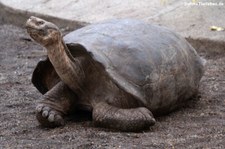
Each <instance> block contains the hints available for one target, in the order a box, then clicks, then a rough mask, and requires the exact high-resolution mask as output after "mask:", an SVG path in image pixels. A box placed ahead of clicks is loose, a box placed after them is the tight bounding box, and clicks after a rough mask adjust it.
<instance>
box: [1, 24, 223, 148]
mask: <svg viewBox="0 0 225 149" xmlns="http://www.w3.org/2000/svg"><path fill="white" fill-rule="evenodd" d="M200 54H201V55H202V56H204V57H205V58H206V59H207V60H208V64H207V69H206V73H205V76H204V77H203V79H202V81H201V86H200V94H201V98H199V99H195V100H192V101H190V102H189V103H188V104H187V105H186V106H185V107H183V108H181V109H179V110H177V111H175V112H173V113H171V114H169V115H166V116H163V117H158V118H156V120H157V123H156V125H155V126H153V127H151V128H150V130H149V131H145V132H140V133H124V132H116V131H111V130H107V129H102V128H96V127H94V126H93V124H92V123H91V121H78V122H75V121H69V122H67V125H66V126H64V127H60V128H55V129H46V128H42V127H40V126H39V124H38V122H37V121H36V119H35V112H34V109H35V105H36V103H37V102H38V101H39V100H40V99H41V94H40V93H39V92H38V91H37V90H36V88H34V87H33V85H32V84H31V81H30V80H31V74H32V71H33V69H34V67H35V65H36V64H37V62H38V61H39V60H40V59H44V58H45V50H44V49H43V48H42V47H41V46H39V45H37V44H36V43H34V42H32V41H30V40H29V37H28V35H27V34H26V31H25V30H24V29H21V28H18V27H15V26H11V25H0V149H3V148H38V149H41V148H80V149H95V148H103V149H105V148H108V149H113V148H116V149H117V148H127V149H131V148H163V149H165V148H168V149H169V148H171V149H180V148H191V149H193V148H199V149H202V148H204V149H206V148H218V149H224V148H225V54H218V55H213V56H212V55H208V53H200Z"/></svg>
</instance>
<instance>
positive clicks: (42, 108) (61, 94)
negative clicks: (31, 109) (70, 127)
mask: <svg viewBox="0 0 225 149" xmlns="http://www.w3.org/2000/svg"><path fill="white" fill-rule="evenodd" d="M76 99H77V97H76V95H75V94H74V93H73V92H72V91H71V90H70V89H69V88H68V87H67V86H66V85H65V84H64V83H63V82H61V81H60V82H59V83H57V84H56V85H55V86H54V87H53V88H52V89H51V90H49V91H48V92H47V93H46V94H45V95H44V97H43V100H41V101H40V102H39V103H38V105H37V107H36V117H37V120H38V121H39V123H40V124H41V125H43V126H45V127H55V126H61V125H64V124H65V122H64V119H63V118H64V116H65V115H67V114H68V113H69V112H70V110H72V107H73V106H74V105H75V103H76Z"/></svg>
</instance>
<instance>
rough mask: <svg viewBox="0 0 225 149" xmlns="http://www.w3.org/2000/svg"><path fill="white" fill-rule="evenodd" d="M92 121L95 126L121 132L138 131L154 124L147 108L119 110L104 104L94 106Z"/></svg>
mask: <svg viewBox="0 0 225 149" xmlns="http://www.w3.org/2000/svg"><path fill="white" fill-rule="evenodd" d="M93 121H94V123H95V124H96V125H97V126H101V127H105V128H112V129H117V130H121V131H140V130H144V129H148V128H149V126H151V125H154V124H155V119H154V117H153V114H152V113H151V112H150V111H149V110H148V109H147V108H144V107H139V108H132V109H120V108H117V107H114V106H111V105H109V104H107V103H104V102H101V103H98V104H96V105H95V106H94V109H93Z"/></svg>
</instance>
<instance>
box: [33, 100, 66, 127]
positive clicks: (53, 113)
mask: <svg viewBox="0 0 225 149" xmlns="http://www.w3.org/2000/svg"><path fill="white" fill-rule="evenodd" d="M36 118H37V120H38V121H39V123H40V124H41V125H42V126H44V127H58V126H63V125H65V121H64V119H63V113H61V112H59V111H57V110H55V109H53V108H51V106H48V105H45V104H42V103H41V104H38V105H37V107H36Z"/></svg>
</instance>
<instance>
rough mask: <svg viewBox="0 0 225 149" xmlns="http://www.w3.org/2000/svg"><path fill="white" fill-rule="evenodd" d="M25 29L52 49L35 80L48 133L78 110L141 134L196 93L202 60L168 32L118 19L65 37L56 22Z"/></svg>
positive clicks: (35, 21)
mask: <svg viewBox="0 0 225 149" xmlns="http://www.w3.org/2000/svg"><path fill="white" fill-rule="evenodd" d="M26 28H27V32H28V33H29V34H30V36H31V38H33V39H34V40H35V41H36V42H37V43H39V44H41V45H42V46H44V47H45V48H46V49H47V55H48V58H47V59H46V60H44V61H40V62H39V63H38V65H37V67H36V68H35V70H34V73H33V76H32V82H33V84H34V86H35V87H36V88H37V89H38V90H39V91H40V92H41V93H42V94H44V95H43V99H42V100H41V101H40V102H39V104H38V105H37V107H36V117H37V119H38V121H39V122H40V123H41V124H42V125H43V126H46V127H56V126H61V125H64V124H65V117H66V116H68V115H69V114H71V113H72V112H71V111H74V110H76V109H77V110H78V111H79V110H84V111H89V112H91V113H92V120H93V122H94V124H95V125H96V126H100V127H105V128H111V129H117V130H121V131H140V130H143V129H146V128H149V126H151V125H154V124H155V122H156V121H155V118H154V116H155V115H161V114H167V113H169V112H171V111H173V110H174V109H176V108H177V107H179V106H180V105H183V104H184V103H185V102H186V101H187V100H188V99H191V98H192V97H193V96H195V95H196V94H197V93H198V87H199V82H200V79H201V77H202V75H203V70H204V69H203V67H204V65H203V59H202V58H201V57H200V56H199V55H198V54H197V53H196V51H195V49H194V48H193V47H192V46H191V45H190V44H189V43H188V42H187V41H186V40H185V39H184V38H182V37H181V36H179V35H177V34H176V33H174V32H172V31H170V30H169V29H167V28H165V27H161V26H157V25H152V24H147V23H144V22H142V21H138V20H132V19H115V20H109V21H104V22H101V23H97V24H91V25H88V26H85V27H83V28H80V29H77V30H75V31H73V32H71V33H69V34H67V35H66V36H64V37H62V34H61V32H60V30H59V28H58V27H57V26H56V25H54V24H53V23H51V22H48V21H45V20H43V19H40V18H37V17H30V18H29V19H28V20H27V22H26ZM153 115H154V116H153Z"/></svg>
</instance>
